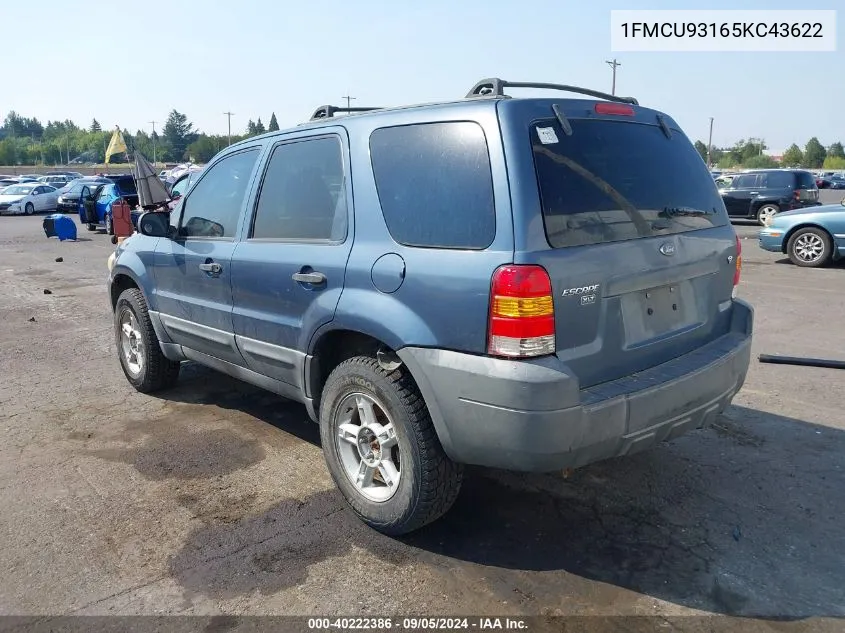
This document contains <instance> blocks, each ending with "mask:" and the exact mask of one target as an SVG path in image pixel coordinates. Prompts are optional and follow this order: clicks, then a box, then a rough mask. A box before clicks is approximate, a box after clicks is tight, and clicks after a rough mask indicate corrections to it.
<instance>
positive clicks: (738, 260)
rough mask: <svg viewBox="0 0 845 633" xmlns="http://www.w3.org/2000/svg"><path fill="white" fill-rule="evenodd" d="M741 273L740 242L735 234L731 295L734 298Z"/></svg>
mask: <svg viewBox="0 0 845 633" xmlns="http://www.w3.org/2000/svg"><path fill="white" fill-rule="evenodd" d="M740 273H742V243H741V242H740V241H739V235H737V236H736V268H735V269H734V287H733V292H732V293H731V295H732V296H733V298H734V299H735V298H736V293H737V289H738V288H737V286H739V276H740Z"/></svg>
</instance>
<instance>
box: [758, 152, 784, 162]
mask: <svg viewBox="0 0 845 633" xmlns="http://www.w3.org/2000/svg"><path fill="white" fill-rule="evenodd" d="M785 151H786V150H784V149H764V150H763V154H765V155H766V156H768V157H769V158H772V159H774V160H776V161H777V162H781V161H782V160H783V154H784V152H785Z"/></svg>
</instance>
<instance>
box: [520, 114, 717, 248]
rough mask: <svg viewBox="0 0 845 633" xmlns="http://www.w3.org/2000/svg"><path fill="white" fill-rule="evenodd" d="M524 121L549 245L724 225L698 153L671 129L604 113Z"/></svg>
mask: <svg viewBox="0 0 845 633" xmlns="http://www.w3.org/2000/svg"><path fill="white" fill-rule="evenodd" d="M570 125H571V128H572V134H571V135H570V136H567V135H566V134H564V132H563V130H562V129H561V127H560V124H559V123H558V122H557V121H556V120H549V121H542V122H537V123H535V124H533V125H532V126H531V142H532V147H533V151H534V164H535V167H536V171H537V182H538V186H539V190H540V201H541V204H542V208H543V218H544V221H545V226H546V236H547V238H548V241H549V244H550V245H551V246H552V247H553V248H562V247H568V246H583V245H587V244H599V243H605V242H618V241H623V240H630V239H637V238H641V237H652V236H660V235H670V234H673V233H683V232H686V231H694V230H698V229H706V228H710V227H713V226H722V225H724V224H727V222H728V218H727V214H726V212H725V207H724V203H723V202H722V199H721V196H720V195H719V192H718V190H717V189H716V186H715V184H714V183H713V177H712V176H711V175H710V173H709V172H708V171H707V168H706V167H705V165H704V163H703V162H702V160H701V157H700V156H699V154H698V152H697V151H696V150H695V148H694V147H693V146H692V144H691V143H690V142H689V141H688V140H687V139H686V138H685V137H684V136H683V135H682V134H680V133H678V132H677V131H676V132H674V133H673V134H672V136H671V138H667V137H666V135H665V134H664V133H663V131H662V130H661V128H660V127H658V126H656V125H645V124H640V123H630V122H617V121H607V120H604V119H601V120H599V119H571V120H570Z"/></svg>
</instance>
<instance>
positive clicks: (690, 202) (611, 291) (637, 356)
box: [515, 113, 736, 388]
mask: <svg viewBox="0 0 845 633" xmlns="http://www.w3.org/2000/svg"><path fill="white" fill-rule="evenodd" d="M550 114H551V113H550ZM620 119H621V120H620ZM652 121H654V123H653V124H651V123H643V122H642V117H640V118H639V119H631V120H630V121H628V120H625V119H624V118H623V117H619V116H616V117H598V116H596V117H590V118H580V119H579V118H574V117H573V118H571V119H569V120H568V121H567V123H568V126H569V130H568V131H567V132H565V131H564V129H563V128H562V126H561V124H560V122H559V120H558V119H557V118H555V117H554V116H552V117H551V118H550V119H548V120H540V121H536V120H535V121H532V122H530V123H529V124H528V126H527V129H526V130H525V134H526V138H528V139H530V144H531V153H532V155H533V162H534V167H535V170H536V180H537V186H538V194H539V199H540V206H541V209H542V216H543V226H544V230H545V236H546V242H547V243H546V244H544V245H542V247H541V248H537V247H536V246H537V245H535V247H534V248H531V249H525V250H523V251H522V252H519V249H517V253H516V254H515V258H516V261H517V263H533V264H539V265H541V266H543V267H544V268H545V269H546V270H547V271H548V273H549V276H550V278H551V282H552V288H553V292H554V308H555V327H556V332H555V343H556V350H557V352H556V353H557V356H558V357H559V358H560V359H561V360H562V361H564V362H565V363H566V364H567V365H568V366H569V367H570V368H571V369H572V370H573V371H574V372H575V373H576V375H577V376H578V378H579V380H580V383H581V386H582V388H583V387H589V386H592V385H595V384H598V383H601V382H605V381H609V380H615V379H617V378H620V377H622V376H626V375H629V374H631V373H634V372H637V371H642V370H644V369H647V368H649V367H653V366H655V365H658V364H660V363H664V362H666V361H668V360H670V359H672V358H674V357H676V356H678V355H680V354H685V353H688V352H690V351H692V350H694V349H696V348H697V347H700V346H702V345H705V344H707V343H709V342H711V341H713V340H714V339H716V338H718V337H719V336H722V335H724V334H725V333H727V331H728V329H729V327H730V318H731V306H732V303H731V293H732V290H733V280H734V272H735V270H736V260H735V258H736V241H735V233H734V231H733V228H732V227H731V226H730V223H729V221H728V218H727V213H726V211H725V207H724V204H723V202H722V200H721V197H720V196H719V194H718V191H717V189H716V186H715V184H714V182H713V179H712V177H711V176H710V174H709V172H708V171H707V168H706V166H705V165H704V163H703V161H702V160H701V158H700V156H699V155H698V153H697V152H696V150H695V148H694V147H693V146H692V144H691V143H690V142H689V140H688V139H687V138H686V137H685V136H684V135H683V134H682V133H681V132H679V131H677V130H670V129H668V127H666V126H665V125H659V124H658V121H659V120H658V119H657V118H656V117H655V118H653V119H652Z"/></svg>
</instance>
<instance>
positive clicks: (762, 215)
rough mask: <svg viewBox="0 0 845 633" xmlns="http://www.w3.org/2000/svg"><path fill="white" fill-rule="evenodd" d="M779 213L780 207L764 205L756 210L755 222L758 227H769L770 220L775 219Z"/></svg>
mask: <svg viewBox="0 0 845 633" xmlns="http://www.w3.org/2000/svg"><path fill="white" fill-rule="evenodd" d="M778 213H780V207H779V206H778V205H776V204H764V205H763V206H761V207H760V208H759V209H757V222H758V223H759V224H760V226H769V224H771V223H772V220H774V219H775V215H777V214H778Z"/></svg>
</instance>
